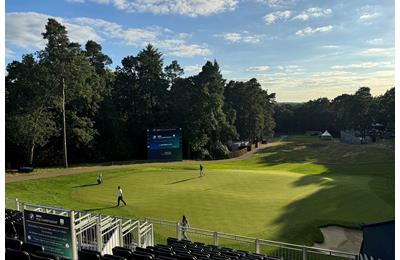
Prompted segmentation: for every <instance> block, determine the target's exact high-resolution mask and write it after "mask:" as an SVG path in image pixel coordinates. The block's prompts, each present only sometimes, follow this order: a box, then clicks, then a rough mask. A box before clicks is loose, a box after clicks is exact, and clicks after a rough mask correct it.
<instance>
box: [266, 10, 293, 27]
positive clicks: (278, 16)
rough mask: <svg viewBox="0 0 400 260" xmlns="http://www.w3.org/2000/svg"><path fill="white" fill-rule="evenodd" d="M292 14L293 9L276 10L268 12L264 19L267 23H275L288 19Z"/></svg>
mask: <svg viewBox="0 0 400 260" xmlns="http://www.w3.org/2000/svg"><path fill="white" fill-rule="evenodd" d="M291 16H292V11H290V10H286V11H276V12H273V13H269V14H266V15H265V16H264V21H265V22H266V24H273V23H275V22H276V21H278V20H283V21H286V20H288V19H289V18H290V17H291Z"/></svg>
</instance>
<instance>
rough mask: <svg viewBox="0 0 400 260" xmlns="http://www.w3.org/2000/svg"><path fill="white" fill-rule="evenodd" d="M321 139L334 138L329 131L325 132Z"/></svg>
mask: <svg viewBox="0 0 400 260" xmlns="http://www.w3.org/2000/svg"><path fill="white" fill-rule="evenodd" d="M320 137H321V139H322V140H332V138H333V137H332V135H331V134H330V133H329V132H328V131H327V130H325V132H323V133H322V134H321V136H320Z"/></svg>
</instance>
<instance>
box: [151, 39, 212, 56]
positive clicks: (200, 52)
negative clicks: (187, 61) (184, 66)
mask: <svg viewBox="0 0 400 260" xmlns="http://www.w3.org/2000/svg"><path fill="white" fill-rule="evenodd" d="M154 44H155V45H156V46H157V47H160V48H162V49H165V50H167V52H168V54H169V55H173V56H177V57H193V56H208V55H210V54H211V51H210V50H209V49H208V48H207V46H205V45H203V46H201V45H199V44H188V43H186V42H185V41H184V40H177V39H167V40H159V41H157V42H155V43H154Z"/></svg>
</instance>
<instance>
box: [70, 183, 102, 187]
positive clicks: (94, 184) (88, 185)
mask: <svg viewBox="0 0 400 260" xmlns="http://www.w3.org/2000/svg"><path fill="white" fill-rule="evenodd" d="M97 185H99V184H97V183H91V184H83V185H79V186H73V187H72V188H83V187H90V186H97Z"/></svg>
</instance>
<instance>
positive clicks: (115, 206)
mask: <svg viewBox="0 0 400 260" xmlns="http://www.w3.org/2000/svg"><path fill="white" fill-rule="evenodd" d="M113 208H118V206H117V205H114V206H108V207H102V208H91V209H82V211H87V212H91V211H97V210H103V209H113Z"/></svg>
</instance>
